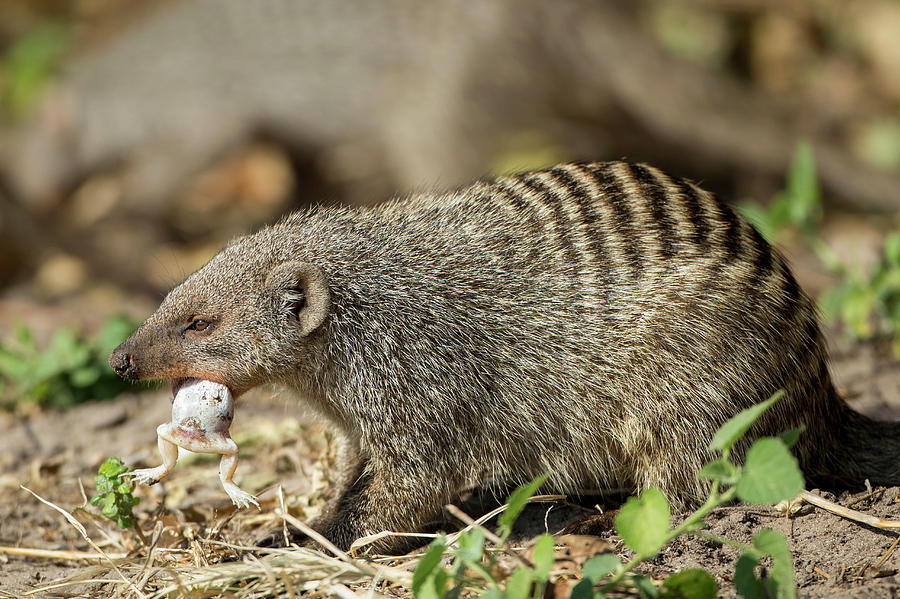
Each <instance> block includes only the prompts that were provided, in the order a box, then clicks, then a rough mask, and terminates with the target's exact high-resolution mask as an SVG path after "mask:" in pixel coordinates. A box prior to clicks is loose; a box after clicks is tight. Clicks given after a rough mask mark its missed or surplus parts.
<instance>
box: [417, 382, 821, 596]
mask: <svg viewBox="0 0 900 599" xmlns="http://www.w3.org/2000/svg"><path fill="white" fill-rule="evenodd" d="M781 395H782V393H781V392H779V393H777V394H776V395H774V396H773V397H772V398H770V399H769V400H767V401H765V402H762V403H760V404H757V405H754V406H752V407H750V408H748V409H746V410H744V411H742V412H741V413H740V414H738V415H737V416H735V417H734V418H732V419H731V420H729V421H728V422H726V423H725V424H724V425H723V426H722V427H721V428H720V429H719V430H718V431H717V432H716V434H715V435H714V436H713V439H712V442H711V443H710V449H711V450H713V451H717V452H720V454H721V457H719V458H718V459H716V460H714V461H712V462H710V463H708V464H707V465H706V466H704V467H703V469H702V470H701V471H700V473H699V476H700V477H702V478H705V479H708V480H711V481H712V484H711V490H710V495H709V498H708V499H707V500H706V502H705V503H704V504H703V506H701V507H700V508H699V509H698V510H697V511H695V512H694V513H692V514H690V515H689V516H688V517H687V518H685V519H684V521H683V522H681V524H679V525H678V526H675V527H672V523H671V513H670V509H669V502H668V500H667V499H666V498H665V496H664V495H663V493H662V492H661V491H660V490H659V489H655V488H652V487H651V488H649V489H647V490H646V491H644V492H643V493H642V494H641V495H640V497H632V498H630V499H629V500H628V501H627V502H626V503H625V505H624V506H622V509H621V510H620V512H619V514H618V516H617V517H616V520H615V525H616V532H617V533H618V534H619V536H620V537H621V539H622V541H623V542H624V543H625V544H626V545H627V546H628V547H629V548H630V549H631V550H632V551H633V552H634V554H635V555H634V557H633V558H632V559H631V560H629V561H628V562H627V563H622V561H621V560H620V559H619V558H618V557H617V556H616V555H613V554H609V553H604V554H599V555H595V556H593V557H591V558H589V559H588V560H587V561H586V562H585V563H584V565H583V567H582V580H581V581H580V582H579V583H578V584H576V585H575V586H574V587H573V589H572V593H571V597H572V599H603V598H605V597H607V596H608V595H610V594H614V595H616V596H619V595H621V594H622V593H623V592H626V591H629V590H630V591H631V592H634V593H637V594H638V595H640V596H641V597H645V598H649V599H679V598H681V599H686V598H691V599H707V598H709V599H714V598H715V597H716V596H717V593H718V586H717V584H716V582H715V580H714V579H713V577H712V576H711V575H710V574H709V573H708V572H706V571H705V570H701V569H688V570H684V571H681V572H677V573H675V574H672V575H671V576H669V577H668V578H667V579H666V580H665V581H663V583H662V585H661V586H660V587H658V588H657V587H656V585H655V584H653V582H652V581H651V580H650V579H649V578H647V577H645V576H642V575H639V574H635V573H634V568H635V567H636V566H637V565H638V564H640V563H641V562H643V561H645V560H648V559H651V558H653V557H654V556H655V555H656V554H657V553H659V551H660V550H661V549H662V548H663V547H664V546H665V545H666V544H668V543H669V542H671V541H672V540H673V539H675V538H676V537H678V536H680V535H683V534H698V535H702V536H705V537H709V538H712V539H714V540H716V541H718V542H720V543H725V544H729V545H734V546H737V547H739V548H740V549H741V556H740V558H739V559H738V560H737V562H736V564H735V577H734V581H735V588H736V590H737V592H738V593H739V594H740V595H741V596H743V597H746V598H748V599H756V598H758V597H759V598H762V597H775V598H780V599H791V598H793V597H795V596H796V585H795V582H794V570H793V565H792V560H791V554H790V550H789V548H788V545H787V541H786V540H785V538H784V536H783V535H782V534H781V533H779V532H777V531H774V530H771V529H763V530H761V531H760V532H758V533H757V534H756V535H755V536H754V537H753V541H752V545H745V544H742V543H739V542H737V541H733V540H731V539H726V538H721V537H717V536H714V535H710V534H708V533H705V532H703V528H704V518H705V516H706V515H707V514H709V512H710V511H712V510H713V509H715V508H716V507H718V506H720V505H722V504H724V503H727V502H729V501H732V500H733V499H741V500H743V501H745V502H748V503H766V504H775V503H778V502H779V501H782V500H784V499H790V498H792V497H794V496H795V495H796V494H797V493H799V492H800V491H801V490H803V475H802V474H801V473H800V469H799V467H798V465H797V461H796V459H794V457H793V456H792V455H791V454H790V451H789V447H790V445H791V444H793V443H794V442H795V441H796V440H797V438H798V436H799V434H800V432H801V431H800V429H794V430H792V431H788V432H787V433H785V434H783V435H782V436H781V437H764V438H761V439H758V440H756V441H755V442H754V443H753V444H752V445H751V447H750V449H749V450H748V451H747V455H746V459H745V460H744V463H743V465H738V464H735V463H734V462H732V461H731V460H730V459H729V456H730V454H731V450H732V448H733V447H734V445H735V443H737V442H738V440H740V439H741V437H743V436H744V434H745V433H746V432H747V430H748V429H749V428H750V426H751V425H752V424H753V423H754V422H755V421H756V419H758V418H759V417H760V415H762V413H763V412H764V411H765V410H767V409H768V408H769V407H770V406H771V405H772V404H774V403H775V402H776V401H778V399H779V398H780V397H781ZM544 480H545V477H542V478H539V479H537V480H535V481H533V482H532V483H530V484H528V485H525V486H523V487H520V488H519V489H517V490H516V491H515V492H514V493H513V494H512V495H511V496H510V499H509V502H508V508H507V510H506V511H505V512H504V514H503V515H502V517H501V518H500V521H499V522H498V524H499V538H498V539H497V542H496V547H495V548H494V549H493V550H490V551H489V550H487V549H486V548H485V532H484V531H483V530H481V529H479V528H475V529H472V530H470V531H468V532H465V533H463V534H461V535H459V537H458V540H457V543H456V544H453V545H452V546H451V545H450V544H448V542H447V540H446V538H441V539H438V540H436V541H434V542H433V543H432V544H431V546H430V547H429V548H428V550H427V551H426V552H425V554H424V555H423V557H422V559H421V561H420V562H419V564H418V566H417V567H416V569H415V571H414V573H413V582H412V591H413V596H414V597H416V599H437V598H440V597H458V596H460V595H461V594H463V593H464V592H465V593H466V594H477V595H478V596H479V597H482V598H488V599H527V598H528V597H535V598H537V597H542V596H543V594H544V590H545V589H544V587H545V585H546V583H547V582H548V580H549V577H550V571H551V569H552V567H553V564H554V544H553V538H552V537H551V536H549V535H546V534H544V535H541V536H540V537H538V539H537V541H536V543H535V545H534V552H533V555H534V558H533V561H532V562H527V561H525V560H523V559H520V561H523V562H524V563H523V564H522V565H521V566H519V567H517V568H516V569H515V570H513V571H512V572H511V573H510V574H508V575H504V574H503V570H502V569H501V568H499V567H498V566H497V562H496V558H495V555H496V553H497V552H500V551H504V552H509V548H508V547H507V540H508V538H509V533H510V530H511V528H512V524H513V522H514V521H515V519H516V518H517V517H518V515H519V513H520V512H521V511H522V508H523V506H524V505H525V503H526V502H527V501H528V499H529V497H530V496H531V495H532V494H533V493H534V491H535V490H537V488H538V487H539V486H540V485H541V484H542V483H543V482H544ZM764 559H770V560H771V567H770V568H769V569H768V573H769V574H768V576H765V575H762V576H761V575H759V574H758V573H757V569H758V567H759V565H760V564H761V562H762V561H763V560H764ZM444 561H448V562H449V566H448V567H444V566H442V565H441V564H442V562H444Z"/></svg>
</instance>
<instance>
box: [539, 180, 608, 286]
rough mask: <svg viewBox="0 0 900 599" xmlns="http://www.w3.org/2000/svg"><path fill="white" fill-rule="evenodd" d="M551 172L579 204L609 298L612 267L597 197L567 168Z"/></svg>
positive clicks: (583, 222)
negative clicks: (593, 196)
mask: <svg viewBox="0 0 900 599" xmlns="http://www.w3.org/2000/svg"><path fill="white" fill-rule="evenodd" d="M549 173H550V176H551V177H553V181H554V183H556V184H557V185H559V186H561V187H562V188H563V189H565V190H566V191H567V192H568V193H569V196H570V197H571V198H572V199H574V200H575V204H576V205H577V206H578V210H579V212H580V213H581V222H582V224H583V225H584V228H585V230H586V231H587V234H588V235H587V244H588V249H589V250H590V252H591V254H592V258H593V261H594V263H595V264H596V266H597V268H596V269H594V270H596V271H599V272H600V273H602V275H601V276H600V279H601V282H602V285H603V292H604V294H605V296H606V299H607V300H608V299H609V291H610V289H611V286H612V269H611V264H610V260H609V254H608V252H607V249H606V247H605V246H604V245H603V241H604V239H605V234H604V231H603V223H602V221H601V220H600V215H599V214H597V211H596V210H594V201H595V199H594V198H592V197H591V196H590V194H589V193H588V190H587V189H585V188H584V186H583V185H582V184H581V183H580V182H579V181H578V180H577V179H576V178H575V177H573V176H572V174H571V173H570V172H569V171H567V170H566V169H564V168H561V167H556V168H554V169H551V170H550V171H549Z"/></svg>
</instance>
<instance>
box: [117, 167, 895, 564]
mask: <svg viewBox="0 0 900 599" xmlns="http://www.w3.org/2000/svg"><path fill="white" fill-rule="evenodd" d="M291 261H300V262H303V263H311V264H313V265H315V267H316V268H317V269H320V270H321V272H322V273H323V274H324V276H325V280H327V291H324V293H328V294H330V300H331V303H330V312H329V313H328V315H327V317H326V318H325V319H324V323H323V324H322V325H321V326H320V327H319V328H318V329H316V330H315V331H314V332H313V333H312V334H310V335H308V336H303V335H300V334H298V333H297V327H296V326H295V325H294V324H292V323H293V320H292V319H295V315H291V314H286V313H285V311H284V310H279V309H278V308H277V306H280V305H281V303H280V302H279V301H278V298H277V297H276V298H274V299H273V297H272V295H273V294H275V295H276V296H277V293H278V291H277V290H273V289H271V288H270V286H269V283H268V276H269V273H270V272H271V271H272V270H273V269H274V268H276V267H278V268H282V269H283V266H282V265H284V264H286V263H290V262H291ZM222 290H227V293H222ZM282 303H283V302H282ZM197 314H201V315H203V316H204V318H206V319H208V320H210V321H211V322H215V323H217V324H216V326H214V327H212V330H213V332H212V333H211V334H210V335H208V337H207V338H204V339H203V340H196V339H195V340H190V339H186V338H185V336H184V335H181V337H178V335H176V334H174V333H171V334H168V335H163V334H162V333H161V331H173V330H177V323H179V322H183V321H184V320H185V319H186V318H188V317H190V316H193V315H197ZM117 351H118V352H119V354H118V356H119V357H118V358H117V357H116V356H117V354H114V355H113V358H112V361H113V362H115V361H117V360H118V363H119V364H120V366H121V368H122V369H123V370H124V369H125V368H126V366H127V361H126V362H123V359H124V358H122V356H125V355H128V356H130V357H131V359H132V361H133V363H134V368H133V370H131V371H128V373H127V375H128V376H132V377H133V378H158V377H175V376H179V377H183V376H203V377H205V378H212V379H213V380H216V381H220V382H223V383H225V384H227V385H229V387H230V388H231V389H232V391H233V392H234V393H235V394H236V395H237V394H239V393H241V392H243V391H244V390H246V389H247V388H250V387H252V386H254V385H257V384H260V383H262V382H268V381H276V382H281V383H284V384H287V385H290V386H293V387H295V388H297V389H299V390H300V391H301V392H302V393H304V394H305V395H306V396H307V398H308V401H309V404H310V405H311V406H312V407H313V408H315V409H316V410H317V411H318V412H320V413H321V414H323V415H324V416H326V417H327V418H329V419H331V420H332V421H333V422H334V423H335V424H336V425H337V427H338V428H339V429H340V430H341V431H342V432H343V433H344V435H345V436H346V438H347V440H348V446H349V448H350V453H351V454H353V455H355V456H356V458H355V459H353V460H351V461H350V465H349V467H348V471H347V476H346V483H345V486H344V487H343V489H342V491H341V493H340V494H339V497H338V499H337V500H336V501H335V502H334V503H333V504H332V505H331V506H330V508H329V510H328V512H327V513H326V515H325V516H324V517H323V518H322V519H321V520H320V521H319V522H318V523H317V526H318V528H319V529H320V530H322V531H323V532H324V533H325V534H326V536H328V537H329V538H331V539H332V540H333V541H335V542H336V543H337V544H338V545H339V546H341V547H344V548H346V547H347V546H348V545H349V543H350V542H351V541H352V540H353V539H354V538H356V537H357V536H360V535H364V534H370V533H374V532H378V531H380V530H382V529H392V530H411V529H415V528H416V527H417V526H419V525H420V524H421V523H422V522H423V521H424V520H425V519H426V518H428V517H429V516H430V515H432V514H433V513H434V512H435V511H436V510H438V509H439V508H440V506H441V505H443V504H444V503H445V502H447V501H451V500H453V499H454V498H455V497H456V496H457V494H458V493H459V492H460V490H461V489H464V488H466V487H468V486H471V485H478V484H482V483H484V482H485V481H488V480H497V481H503V482H506V483H513V484H515V483H522V482H524V481H527V480H530V479H532V478H533V477H535V476H537V475H539V474H541V473H543V472H549V473H550V474H551V478H550V481H549V483H548V486H549V487H550V488H553V489H556V490H561V491H578V490H585V489H596V490H602V489H610V488H623V487H624V488H626V489H631V490H635V491H636V490H640V489H643V488H646V487H648V486H650V485H654V486H657V487H660V488H661V489H662V490H663V491H665V493H666V494H667V495H668V496H669V498H670V499H671V500H672V502H673V503H674V504H675V505H676V506H678V507H684V506H690V505H694V504H696V503H697V502H698V501H700V500H701V499H702V498H703V497H704V493H705V492H706V485H705V483H704V482H703V481H699V480H698V479H697V478H696V472H697V471H698V470H699V468H700V467H701V465H702V464H703V463H704V462H705V461H707V460H708V459H710V457H711V455H710V453H709V452H708V451H707V445H708V442H709V440H710V437H711V435H712V433H713V431H715V430H716V429H717V428H718V427H719V426H720V425H721V424H722V423H723V422H724V421H725V420H726V419H728V418H730V417H731V416H733V415H734V414H735V413H737V412H738V411H739V410H741V409H743V408H745V407H747V406H749V405H752V404H754V403H757V402H759V401H762V400H764V399H766V398H768V397H769V396H770V395H772V394H773V393H774V392H775V391H777V390H778V389H781V388H784V389H785V390H786V398H785V399H784V400H782V401H781V402H780V403H778V404H776V406H775V408H774V409H773V410H771V411H770V412H769V413H767V414H766V415H765V417H764V418H763V419H762V420H761V421H760V422H759V423H758V424H757V425H756V426H755V427H754V429H753V430H752V431H751V433H752V435H753V436H756V435H762V434H776V433H779V432H781V431H784V430H786V429H789V428H792V427H796V426H800V425H803V426H805V427H806V432H805V433H804V434H803V435H802V436H801V439H800V441H799V442H798V444H797V445H796V447H795V453H796V455H797V457H798V459H799V460H800V462H801V465H802V467H803V468H804V471H805V472H806V475H807V477H808V480H809V481H811V482H815V483H820V482H823V481H824V482H827V481H832V482H842V483H849V484H859V483H861V482H862V481H863V480H864V479H865V478H866V477H868V478H870V479H871V480H872V482H878V483H897V482H900V472H898V467H897V465H896V464H895V463H894V460H893V457H894V456H896V455H897V449H898V442H897V440H896V430H897V429H896V427H895V426H891V425H886V424H878V423H873V422H871V421H869V420H867V419H865V418H863V417H862V416H860V415H858V414H855V413H853V412H852V411H850V410H849V409H848V408H847V407H846V405H845V404H844V402H843V401H842V400H841V399H840V398H839V397H838V395H837V394H836V392H835V390H834V387H833V386H832V383H831V381H830V378H829V374H828V368H827V365H826V350H825V344H824V341H823V338H822V335H821V333H820V331H819V327H818V325H817V321H816V313H815V309H814V306H813V303H812V302H811V301H810V299H809V298H808V297H807V296H806V295H805V294H804V293H803V292H802V291H801V290H800V289H799V287H798V285H797V282H796V281H795V280H794V277H793V276H792V275H791V272H790V270H789V269H788V266H787V264H786V263H785V260H784V258H783V257H782V256H781V254H780V253H778V252H777V251H776V250H775V249H773V248H772V247H770V246H769V245H768V244H767V243H766V242H765V241H764V240H763V239H762V238H761V237H760V236H759V234H758V233H757V232H756V231H755V230H754V229H753V228H752V227H750V226H749V225H748V224H747V223H746V222H745V221H744V220H743V219H742V218H740V217H739V216H738V215H736V214H735V213H734V212H733V211H732V210H731V209H730V208H728V207H727V206H726V205H724V204H723V203H722V202H720V201H719V200H717V199H716V198H715V197H714V196H713V195H711V194H710V193H708V192H705V191H703V190H702V189H700V188H698V187H697V186H696V185H694V184H693V183H691V182H689V181H685V180H682V179H678V178H674V177H671V176H669V175H667V174H665V173H663V172H660V171H659V170H657V169H655V168H653V167H650V166H646V165H629V164H625V163H621V162H613V163H592V164H564V165H560V166H557V167H555V168H551V169H548V170H543V171H537V172H530V173H524V174H521V175H517V176H513V177H504V178H500V179H497V180H496V181H491V182H478V183H475V184H473V185H472V186H470V187H467V188H464V189H461V190H458V191H456V192H452V193H448V194H422V195H418V196H414V197H410V198H406V199H399V200H394V201H391V202H388V203H386V204H384V205H382V206H379V207H374V208H319V209H314V210H311V211H308V212H303V213H297V214H294V215H292V216H290V217H288V218H287V219H286V220H285V221H283V222H282V223H280V224H277V225H275V226H272V227H269V228H266V229H263V230H262V231H260V232H258V233H256V234H253V235H249V236H246V237H242V238H240V239H238V240H236V241H234V242H233V243H232V244H230V245H229V246H228V247H227V248H225V249H224V250H223V251H222V252H221V253H220V254H218V255H217V256H216V257H215V258H213V259H212V260H211V261H210V263H209V264H208V265H206V266H205V267H204V268H202V269H201V270H199V271H198V272H196V273H194V274H193V275H192V276H191V277H189V278H188V279H187V281H185V282H184V283H183V284H182V285H181V286H179V287H177V288H175V289H174V290H173V291H172V292H171V293H170V294H169V296H168V297H167V298H166V300H165V301H164V302H163V304H162V306H161V307H160V309H159V311H157V313H156V314H154V315H153V316H151V317H150V319H148V321H147V323H146V324H144V325H143V326H142V327H141V328H140V329H139V330H138V331H137V332H136V333H135V334H134V336H133V337H132V338H130V339H129V340H128V341H126V343H125V344H123V347H122V348H120V349H119V350H117ZM173 364H175V365H178V366H177V368H175V367H174V366H173ZM879 445H881V447H879ZM746 446H747V444H746V443H743V444H742V445H740V446H739V447H738V448H737V455H738V456H740V455H742V453H743V452H744V451H745V449H746Z"/></svg>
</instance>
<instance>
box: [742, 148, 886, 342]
mask: <svg viewBox="0 0 900 599" xmlns="http://www.w3.org/2000/svg"><path fill="white" fill-rule="evenodd" d="M740 212H741V214H743V215H744V217H745V218H746V219H747V220H748V221H749V222H750V223H751V224H752V225H753V226H754V227H756V229H757V230H758V231H759V232H760V234H761V235H762V236H763V237H765V238H766V240H768V241H769V242H771V243H778V242H779V241H783V240H784V239H785V238H786V237H788V236H789V235H790V234H792V233H796V232H799V233H800V234H801V236H802V238H803V240H804V241H805V242H806V243H807V244H808V245H809V246H810V248H812V250H813V251H814V252H815V254H816V256H817V257H818V258H819V260H820V261H821V262H822V264H824V265H825V267H826V268H828V270H829V271H831V273H832V274H833V275H834V276H835V278H836V279H837V281H838V282H837V283H836V284H835V285H834V286H833V287H832V288H831V289H829V290H827V291H826V292H825V293H824V294H823V295H822V297H821V298H820V301H819V305H820V307H821V309H822V313H823V314H824V316H825V318H826V319H828V320H829V321H830V322H840V323H841V324H842V325H843V327H844V330H845V331H846V332H847V333H848V334H849V336H850V337H851V338H853V339H857V340H865V339H872V338H875V337H879V336H881V337H887V338H889V339H890V340H891V342H892V345H893V349H894V355H895V356H900V232H894V233H891V234H889V235H887V236H886V237H885V241H884V252H883V255H882V256H881V259H880V260H879V262H878V263H877V264H876V265H875V267H874V268H873V269H872V271H871V272H868V273H866V272H864V271H863V270H862V269H860V268H854V267H851V266H848V265H847V264H846V263H845V262H844V261H842V260H841V259H840V258H839V257H838V255H837V254H836V253H835V252H834V250H832V249H831V247H830V246H829V245H828V244H827V243H826V242H825V240H824V239H823V238H822V235H821V232H820V229H821V224H822V213H823V210H822V196H821V192H820V190H819V184H818V177H817V175H816V163H815V159H814V156H813V151H812V147H811V146H810V145H809V144H808V143H801V144H799V145H798V146H797V151H796V153H795V155H794V160H793V162H792V163H791V166H790V169H789V170H788V174H787V185H786V187H785V189H784V191H782V192H780V193H779V194H777V195H776V196H775V197H774V198H773V199H772V201H771V202H770V203H769V205H768V206H766V207H762V206H760V205H758V204H755V203H747V204H744V205H742V206H741V207H740Z"/></svg>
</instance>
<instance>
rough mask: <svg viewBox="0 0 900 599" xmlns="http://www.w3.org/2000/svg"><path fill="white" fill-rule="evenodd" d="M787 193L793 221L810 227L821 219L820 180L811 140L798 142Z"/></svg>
mask: <svg viewBox="0 0 900 599" xmlns="http://www.w3.org/2000/svg"><path fill="white" fill-rule="evenodd" d="M785 194H786V195H787V197H788V198H790V208H791V222H793V223H794V224H795V225H798V226H801V227H804V228H806V229H807V230H808V229H810V228H811V227H812V226H813V225H815V224H817V223H818V221H819V220H820V219H821V199H820V195H821V194H820V192H819V180H818V177H817V176H816V161H815V158H814V156H813V150H812V145H810V144H809V142H801V143H799V144H797V149H796V151H795V152H794V160H793V161H792V162H791V167H790V170H789V171H788V176H787V188H786V189H785Z"/></svg>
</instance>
